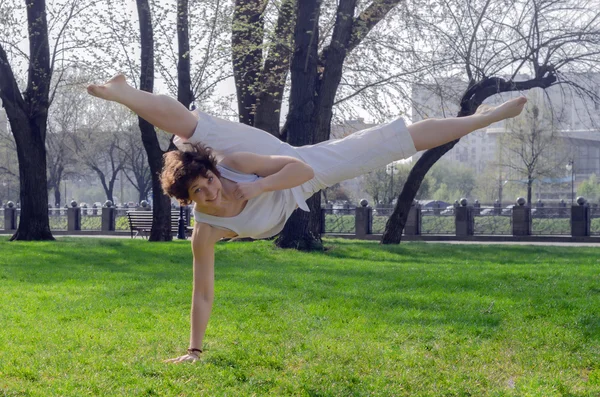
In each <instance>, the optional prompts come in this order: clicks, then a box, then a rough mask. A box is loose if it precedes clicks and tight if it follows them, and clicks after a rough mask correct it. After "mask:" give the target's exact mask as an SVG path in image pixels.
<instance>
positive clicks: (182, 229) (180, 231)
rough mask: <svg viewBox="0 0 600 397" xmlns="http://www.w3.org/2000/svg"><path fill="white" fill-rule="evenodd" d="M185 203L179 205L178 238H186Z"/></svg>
mask: <svg viewBox="0 0 600 397" xmlns="http://www.w3.org/2000/svg"><path fill="white" fill-rule="evenodd" d="M183 211H184V209H183V205H180V206H179V219H178V221H177V239H179V240H185V238H186V237H185V219H184V218H183V217H184V212H183Z"/></svg>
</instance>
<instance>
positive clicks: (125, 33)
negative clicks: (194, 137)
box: [99, 0, 231, 241]
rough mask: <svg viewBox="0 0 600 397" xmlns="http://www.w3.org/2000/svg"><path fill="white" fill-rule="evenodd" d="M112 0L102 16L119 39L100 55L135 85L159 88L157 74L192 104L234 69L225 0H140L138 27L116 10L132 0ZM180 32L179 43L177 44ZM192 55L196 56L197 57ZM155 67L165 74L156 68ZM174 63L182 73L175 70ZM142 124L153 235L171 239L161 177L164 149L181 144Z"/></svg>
mask: <svg viewBox="0 0 600 397" xmlns="http://www.w3.org/2000/svg"><path fill="white" fill-rule="evenodd" d="M107 1H108V2H109V3H111V4H112V5H113V7H111V8H109V9H108V10H107V12H106V13H105V14H103V15H102V16H101V22H102V25H103V30H104V32H105V34H106V35H107V36H108V37H110V38H111V39H112V41H113V42H114V43H117V45H113V46H111V47H108V48H105V49H104V50H103V51H104V53H103V54H101V55H99V56H100V57H101V58H103V59H107V60H109V62H107V65H106V70H109V71H116V70H115V65H117V70H118V69H121V70H122V69H125V70H128V71H129V74H130V76H131V77H133V78H134V79H135V83H134V85H135V86H137V87H138V88H139V89H141V90H144V91H148V92H153V91H154V83H155V77H162V78H163V80H164V81H165V83H166V86H167V89H168V90H169V91H170V92H171V93H172V94H175V95H176V96H177V98H178V100H179V101H180V102H181V103H182V104H183V105H184V106H185V107H187V108H190V106H191V104H192V103H193V102H194V101H205V100H207V99H208V97H209V96H210V94H211V93H212V92H213V90H214V88H215V86H216V85H217V84H218V82H220V81H222V80H223V79H224V78H226V76H228V75H230V74H231V73H230V72H228V71H227V68H224V67H222V65H223V62H224V61H223V60H224V59H225V58H227V59H229V57H228V54H229V53H228V52H227V51H226V50H224V46H223V37H224V36H225V35H226V33H225V32H226V31H227V29H223V28H222V26H221V21H222V20H224V19H225V20H226V19H227V18H228V11H227V7H226V6H224V5H223V4H224V3H225V2H223V1H216V2H212V1H198V2H194V3H193V6H192V7H190V4H188V1H185V0H177V1H176V3H175V1H173V0H170V1H168V2H166V3H165V2H154V1H148V0H137V1H136V11H137V20H138V27H137V28H134V27H133V25H132V23H131V22H132V21H135V17H134V16H128V15H127V13H126V12H119V13H115V12H114V11H113V10H126V9H127V2H124V1H122V0H107ZM194 21H195V22H196V23H197V25H198V26H197V27H195V29H194V31H195V33H196V34H194V35H192V36H191V38H190V35H189V26H190V25H191V24H193V23H194ZM174 37H177V43H178V46H177V49H174V47H173V43H174V41H173V39H174ZM133 51H140V53H141V57H140V60H139V61H138V60H136V59H133V58H131V57H130V56H129V54H130V53H131V52H133ZM191 59H194V60H195V62H194V63H191V61H190V60H191ZM155 67H156V69H157V71H158V72H159V73H162V75H161V74H157V73H155ZM174 69H176V70H177V74H176V75H175V74H174V73H172V70H174ZM155 74H156V75H155ZM137 81H139V85H138V84H136V83H137ZM138 125H139V130H140V132H141V137H142V143H143V145H144V149H145V151H146V157H147V159H148V163H149V167H150V175H151V178H152V195H153V226H152V231H151V234H150V237H149V241H170V240H171V239H172V234H171V222H170V199H169V197H168V196H166V195H164V194H163V193H162V188H161V186H160V181H159V179H158V177H159V174H160V171H161V168H162V155H163V153H164V150H165V149H166V150H173V149H175V146H174V145H173V144H172V143H171V144H169V145H166V146H165V147H163V146H161V145H160V140H159V138H158V137H157V132H156V131H155V129H154V127H153V126H152V125H151V124H149V123H147V122H146V121H145V120H143V119H141V118H139V120H138Z"/></svg>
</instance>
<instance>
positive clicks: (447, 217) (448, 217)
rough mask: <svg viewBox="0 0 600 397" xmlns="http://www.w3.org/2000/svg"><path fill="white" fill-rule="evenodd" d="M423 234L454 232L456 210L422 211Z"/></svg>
mask: <svg viewBox="0 0 600 397" xmlns="http://www.w3.org/2000/svg"><path fill="white" fill-rule="evenodd" d="M421 216H422V217H421V234H454V232H455V230H456V228H455V225H454V211H452V210H445V211H442V213H437V214H436V212H434V211H428V210H422V211H421Z"/></svg>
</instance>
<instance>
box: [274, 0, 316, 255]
mask: <svg viewBox="0 0 600 397" xmlns="http://www.w3.org/2000/svg"><path fill="white" fill-rule="evenodd" d="M319 5H320V3H319V1H318V0H302V1H298V4H297V8H296V9H297V23H296V28H295V31H294V37H295V44H294V57H293V59H292V63H291V72H292V73H291V76H292V87H291V92H290V112H289V114H288V118H287V122H286V129H287V137H288V143H289V144H290V145H292V146H303V145H308V144H311V143H313V136H314V134H315V130H316V127H317V124H316V120H315V119H314V115H315V107H316V103H315V100H316V95H315V94H316V81H317V79H316V77H317V61H318V53H317V44H318V42H319V24H318V21H319ZM315 196H317V198H316V199H315ZM315 196H313V197H311V198H310V199H309V200H308V205H309V208H310V210H311V212H314V211H320V208H315V200H319V198H318V196H319V195H315ZM319 202H320V200H319ZM319 207H320V205H319ZM309 219H310V213H307V212H304V211H302V210H300V209H297V210H296V211H294V213H293V214H292V216H291V217H290V219H288V221H287V223H286V225H285V227H284V228H283V231H282V232H281V233H280V234H279V236H278V237H277V239H276V240H275V244H276V245H277V246H278V247H280V248H296V249H300V250H313V249H318V248H321V247H322V243H321V237H320V235H319V234H317V235H315V234H314V233H311V232H310V229H309Z"/></svg>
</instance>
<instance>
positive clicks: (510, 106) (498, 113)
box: [475, 96, 527, 124]
mask: <svg viewBox="0 0 600 397" xmlns="http://www.w3.org/2000/svg"><path fill="white" fill-rule="evenodd" d="M526 103H527V98H525V97H524V96H520V97H518V98H514V99H510V100H508V101H506V102H504V103H503V104H501V105H498V106H489V105H481V106H479V107H478V108H477V111H476V112H475V114H481V115H483V116H486V117H488V118H489V119H490V124H491V123H495V122H496V121H500V120H504V119H509V118H511V117H516V116H518V115H519V114H521V112H522V111H523V107H524V106H525V104H526Z"/></svg>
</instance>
